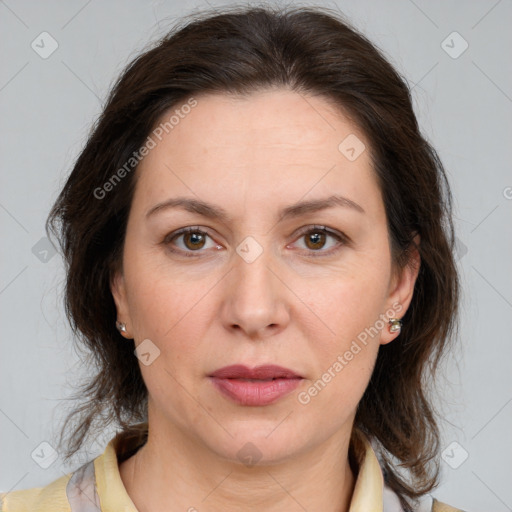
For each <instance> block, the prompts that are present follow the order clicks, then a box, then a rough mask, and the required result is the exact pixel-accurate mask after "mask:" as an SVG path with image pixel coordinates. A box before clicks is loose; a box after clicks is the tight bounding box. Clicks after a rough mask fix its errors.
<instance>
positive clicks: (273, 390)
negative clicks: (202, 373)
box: [210, 377, 302, 405]
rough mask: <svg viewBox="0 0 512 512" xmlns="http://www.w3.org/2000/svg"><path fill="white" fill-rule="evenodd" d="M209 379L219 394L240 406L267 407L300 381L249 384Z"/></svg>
mask: <svg viewBox="0 0 512 512" xmlns="http://www.w3.org/2000/svg"><path fill="white" fill-rule="evenodd" d="M210 379H211V381H212V382H213V384H214V385H215V386H216V388H217V389H218V390H219V391H220V392H221V393H223V394H224V395H225V396H227V397H228V398H231V400H233V401H235V402H236V403H238V404H240V405H268V404H271V403H273V402H276V401H277V400H279V399H280V398H282V397H283V396H285V395H287V394H288V393H290V392H291V391H293V390H294V389H295V388H296V387H297V386H298V385H299V384H300V381H301V380H302V379H301V378H296V379H275V380H269V381H253V382H250V381H247V380H241V379H219V378H217V377H210Z"/></svg>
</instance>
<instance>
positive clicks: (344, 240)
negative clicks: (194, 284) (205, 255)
mask: <svg viewBox="0 0 512 512" xmlns="http://www.w3.org/2000/svg"><path fill="white" fill-rule="evenodd" d="M190 233H199V234H201V235H206V236H208V237H210V235H209V234H208V232H206V231H204V230H202V229H200V228H199V227H198V226H189V227H186V228H182V229H180V230H178V231H175V232H173V233H170V234H169V235H167V236H166V237H165V238H164V240H163V244H164V245H166V246H168V248H169V250H170V251H171V252H173V253H179V254H181V255H184V256H186V257H189V258H196V257H197V255H196V254H195V253H200V252H203V251H201V250H197V251H184V250H182V249H178V250H176V249H172V248H171V242H173V241H174V240H176V239H177V238H178V237H180V236H182V235H187V234H190ZM310 233H325V234H326V235H329V236H332V237H333V238H335V239H336V240H337V241H338V242H340V244H341V245H338V246H337V247H335V248H334V249H331V250H329V251H321V250H318V251H313V250H310V251H307V252H309V253H310V254H309V255H310V256H312V257H314V258H318V257H325V256H331V255H333V254H334V253H336V252H338V250H340V249H341V247H342V246H344V245H348V244H349V243H350V239H349V238H348V237H347V236H346V235H345V234H344V233H339V232H337V231H333V230H331V229H329V228H327V227H326V226H318V225H314V226H306V227H305V228H304V229H301V230H300V232H299V233H298V238H297V240H298V239H300V238H302V237H303V236H305V235H308V234H310ZM210 238H211V237H210ZM315 253H316V254H315Z"/></svg>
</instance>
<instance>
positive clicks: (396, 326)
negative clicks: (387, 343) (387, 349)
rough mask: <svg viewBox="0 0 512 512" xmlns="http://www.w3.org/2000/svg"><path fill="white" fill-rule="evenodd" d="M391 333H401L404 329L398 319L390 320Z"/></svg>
mask: <svg viewBox="0 0 512 512" xmlns="http://www.w3.org/2000/svg"><path fill="white" fill-rule="evenodd" d="M389 323H390V326H389V332H400V329H401V328H402V321H401V320H399V319H398V318H390V319H389Z"/></svg>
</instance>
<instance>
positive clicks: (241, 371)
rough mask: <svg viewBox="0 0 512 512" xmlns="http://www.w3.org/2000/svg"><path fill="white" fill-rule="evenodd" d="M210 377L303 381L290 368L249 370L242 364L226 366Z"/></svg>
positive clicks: (264, 367) (278, 367) (267, 367)
mask: <svg viewBox="0 0 512 512" xmlns="http://www.w3.org/2000/svg"><path fill="white" fill-rule="evenodd" d="M210 377H217V378H222V379H243V380H254V381H262V380H273V379H301V378H303V377H302V376H301V375H299V374H297V373H295V372H294V371H293V370H290V369H289V368H284V367H283V366H277V365H275V364H267V365H261V366H257V367H256V368H252V369H251V368H248V367H247V366H245V365H242V364H235V365H231V366H224V367H223V368H220V369H219V370H216V371H214V372H213V373H212V374H211V375H210Z"/></svg>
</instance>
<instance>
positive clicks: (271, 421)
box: [112, 90, 416, 462]
mask: <svg viewBox="0 0 512 512" xmlns="http://www.w3.org/2000/svg"><path fill="white" fill-rule="evenodd" d="M196 100H197V105H196V106H194V107H193V108H190V109H188V108H186V109H182V111H180V112H182V114H181V116H179V117H176V119H179V122H177V123H176V122H174V124H173V128H172V129H169V126H170V125H168V127H167V131H168V133H165V130H163V136H162V135H160V137H161V141H160V140H158V138H157V137H155V136H153V139H154V141H155V142H156V143H157V144H156V146H155V147H154V148H153V149H151V150H150V151H149V154H147V156H146V157H145V158H144V159H143V161H142V162H141V164H140V165H139V168H138V169H137V171H136V172H137V174H138V182H137V185H136V190H135V194H134V198H133V203H132V206H131V211H130V215H129V220H128V226H127V231H126V240H125V246H124V255H123V272H122V274H121V273H120V274H118V275H116V276H115V278H114V280H113V283H112V292H113V295H114V298H115V301H116V305H117V310H118V320H119V321H121V322H125V323H126V328H127V331H128V335H129V337H132V338H134V339H135V344H136V346H139V345H140V344H141V343H142V345H141V346H140V347H139V348H138V351H139V359H140V361H139V366H140V369H141V372H142V376H143V378H144V381H145V383H146V386H147V388H148V391H149V414H150V416H149V419H150V425H152V427H151V428H152V429H155V430H156V429H157V428H158V429H159V431H160V432H167V433H170V434H172V433H173V432H174V433H177V434H179V435H181V436H184V437H186V438H187V439H189V440H192V442H193V443H194V445H195V446H196V447H200V448H205V449H208V450H210V451H211V452H213V453H215V454H216V455H219V456H221V457H224V458H227V459H230V460H233V461H236V460H239V461H240V460H242V458H244V457H246V456H252V458H253V460H254V461H255V462H256V461H257V460H256V459H259V458H260V457H261V458H262V459H264V460H266V461H274V462H278V461H285V460H286V459H287V458H290V457H292V456H297V455H299V454H301V453H302V454H303V453H306V452H307V451H308V450H309V449H313V448H315V447H319V446H320V445H321V444H322V443H325V442H326V441H328V440H332V439H336V438H339V439H347V438H348V436H349V434H350V431H351V428H352V423H353V420H354V417H355V412H356V408H357V404H358V402H359V401H360V399H361V397H362V395H363V392H364V390H365V388H366V387H367V384H368V382H369V379H370V376H371V373H372V369H373V366H374V363H375V359H376V356H377V352H378V349H379V346H380V344H384V343H388V342H390V341H392V340H393V339H394V338H395V337H396V336H397V333H390V332H389V329H388V323H387V320H388V319H389V317H398V318H401V317H402V316H403V315H404V313H405V311H406V309H407V307H408V305H409V302H410V299H411V295H412V290H413V287H414V280H415V278H416V271H414V270H413V269H412V268H409V267H407V268H406V269H404V270H403V271H401V272H400V273H398V272H396V273H394V272H393V267H392V261H391V254H390V245H389V240H388V231H387V225H386V217H385V210H384V204H383V200H382V196H381V193H380V190H379V188H378V186H377V182H376V179H375V176H374V174H373V172H372V170H371V164H370V154H369V147H368V143H367V140H366V139H365V137H364V135H363V134H362V133H361V131H360V130H359V129H358V127H357V126H356V125H354V124H353V123H351V122H350V121H349V120H348V119H347V118H345V117H343V116H342V115H341V114H340V113H339V112H337V111H335V110H334V109H333V107H332V106H330V105H329V103H327V102H326V101H325V100H323V99H321V98H319V97H316V98H315V97H310V96H303V95H299V94H297V93H294V92H291V91H288V90H272V91H265V92H258V93H255V94H253V95H251V96H249V97H247V98H245V99H235V98H233V97H230V96H227V95H207V96H199V97H196ZM176 108H178V109H179V106H178V107H176ZM173 111H174V109H173ZM185 111H186V112H189V113H188V114H186V115H185V114H183V112H185ZM170 115H171V113H169V114H168V115H166V116H164V118H163V120H164V121H167V120H168V118H169V117H170ZM176 119H175V120H174V121H176ZM161 132H162V130H160V131H159V132H158V133H159V134H160V133H161ZM363 144H364V145H365V146H366V149H365V146H363ZM178 198H180V200H181V203H180V204H181V206H180V205H179V204H178V205H174V206H172V205H170V204H167V206H166V202H169V201H176V199H178ZM336 198H337V199H336ZM187 201H189V202H190V203H188V206H187ZM157 205H160V207H159V208H155V207H156V206H157ZM206 205H208V206H206ZM300 205H302V206H300ZM214 212H221V213H222V215H221V216H220V215H213V213H214ZM183 228H191V232H190V233H188V234H187V233H185V234H183V233H181V234H180V230H182V229H183ZM323 229H325V231H323ZM230 365H245V366H247V367H249V368H254V367H256V366H260V365H279V366H282V367H284V368H287V369H289V370H291V371H292V372H294V374H296V375H297V376H299V377H300V378H299V379H288V380H287V379H284V378H280V379H277V380H276V381H274V384H269V383H268V380H267V382H266V383H263V381H262V380H258V381H256V382H248V381H243V380H240V379H235V380H233V379H228V378H225V379H214V378H212V377H211V375H212V373H213V372H215V371H216V370H219V369H221V368H223V367H226V366H230ZM267 377H268V376H267ZM389 378H393V375H392V374H390V375H389ZM222 389H224V391H222ZM226 389H230V390H231V394H230V393H229V392H226ZM279 390H284V391H282V392H280V391H279ZM333 436H334V437H333ZM247 443H252V444H247ZM247 452H249V453H247Z"/></svg>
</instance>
